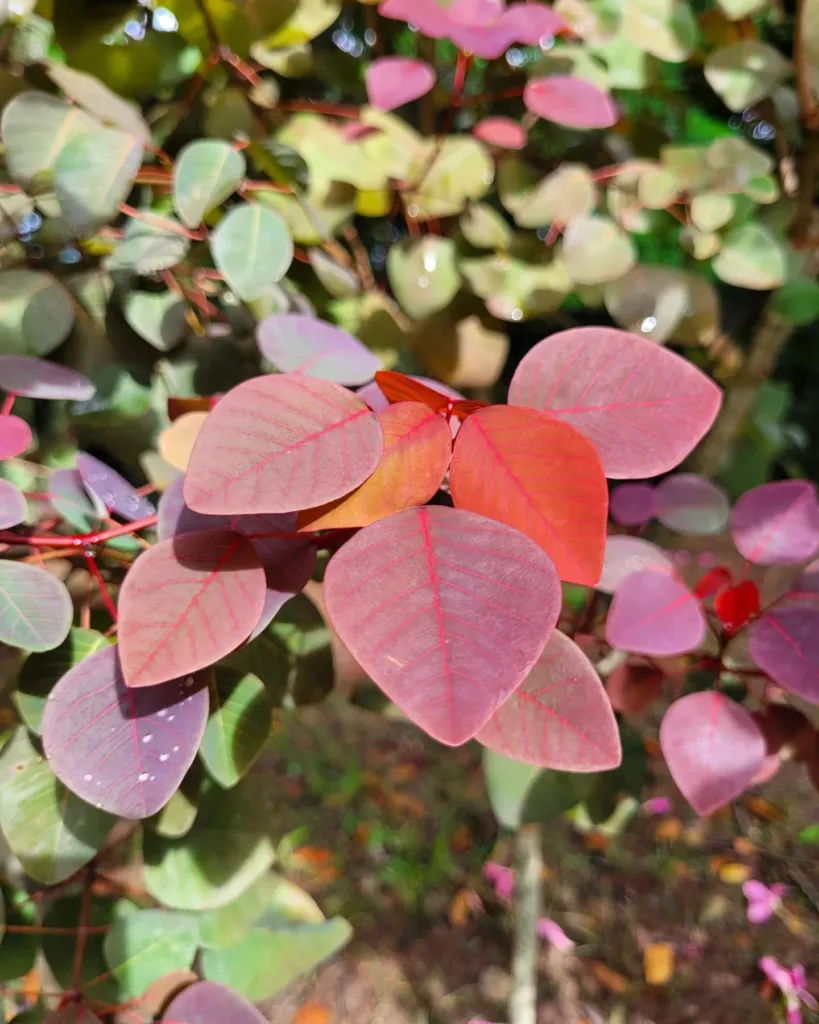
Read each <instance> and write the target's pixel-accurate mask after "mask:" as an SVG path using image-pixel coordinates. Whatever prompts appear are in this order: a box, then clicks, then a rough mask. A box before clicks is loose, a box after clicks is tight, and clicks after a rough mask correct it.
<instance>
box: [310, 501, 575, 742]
mask: <svg viewBox="0 0 819 1024" xmlns="http://www.w3.org/2000/svg"><path fill="white" fill-rule="evenodd" d="M324 596H325V601H326V606H327V612H328V614H329V617H330V620H331V622H332V625H333V627H334V628H335V630H336V632H337V633H338V634H339V636H340V637H341V639H342V641H343V642H344V644H345V645H346V646H347V647H348V648H349V650H350V652H351V653H352V655H353V657H354V658H355V659H356V661H358V662H359V664H360V665H361V666H362V668H363V669H364V670H365V671H366V672H367V673H368V675H369V676H370V678H371V679H373V681H374V682H376V683H377V684H378V685H379V686H380V687H381V689H382V690H384V692H385V693H386V694H387V696H388V697H389V698H390V699H391V700H392V701H394V702H395V704H397V705H398V707H399V708H401V710H402V711H404V712H405V714H407V715H408V716H409V717H410V718H411V719H412V720H413V721H414V722H415V723H416V725H418V726H420V727H421V728H422V729H424V730H425V731H426V732H428V733H429V734H430V735H431V736H433V737H434V738H435V739H437V740H439V741H440V742H441V743H445V744H447V745H448V746H457V745H458V744H460V743H464V742H466V740H468V739H469V738H470V737H472V736H474V735H475V733H477V731H478V730H479V729H480V728H481V726H482V725H483V724H484V723H485V722H486V721H487V720H488V719H489V717H490V716H491V715H492V713H493V712H494V711H495V709H496V708H497V707H498V706H499V705H500V704H502V703H503V701H504V700H505V699H506V698H507V697H508V696H509V695H510V694H511V693H512V692H513V690H515V689H516V688H517V687H518V686H519V685H520V683H521V682H522V681H523V680H524V678H525V677H526V675H527V673H528V672H529V670H530V669H531V668H532V666H533V665H534V664H535V662H536V661H537V658H538V656H539V655H540V653H541V651H542V650H543V647H544V645H545V643H546V641H547V639H548V637H549V634H550V633H551V631H552V629H553V628H554V625H555V622H556V621H557V614H558V610H559V608H560V600H561V597H560V585H559V583H558V580H557V574H556V573H555V570H554V566H553V565H552V563H551V561H550V560H549V558H548V556H547V555H546V554H545V552H543V551H542V550H541V549H540V548H539V547H538V546H537V545H536V544H535V543H534V541H531V540H529V538H528V537H526V536H525V535H524V534H522V533H519V532H518V531H517V530H514V529H512V528H511V527H509V526H504V525H503V524H502V523H497V522H495V521H494V520H492V519H486V518H484V517H483V516H479V515H475V514H474V513H471V512H464V511H462V510H461V509H452V508H446V507H443V506H430V507H425V508H410V509H406V510H405V511H404V512H399V513H397V514H396V515H392V516H389V517H388V518H387V519H382V520H380V521H379V522H377V523H373V524H372V525H371V526H367V527H365V528H364V529H363V530H361V531H360V532H359V533H357V534H356V536H355V537H353V539H352V540H350V541H348V542H347V543H346V544H345V545H344V547H342V548H341V550H340V551H339V552H338V553H337V554H336V555H335V556H334V557H333V558H332V559H331V560H330V564H329V566H328V567H327V573H326V576H325V580H324Z"/></svg>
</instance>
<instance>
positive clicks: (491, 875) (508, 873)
mask: <svg viewBox="0 0 819 1024" xmlns="http://www.w3.org/2000/svg"><path fill="white" fill-rule="evenodd" d="M483 877H484V878H485V879H486V880H487V882H491V883H492V886H493V888H494V889H495V895H496V896H497V897H498V899H499V900H501V901H502V902H503V903H509V901H510V900H511V899H512V893H513V892H514V891H515V872H514V871H513V870H512V869H511V868H507V867H504V866H503V864H498V863H497V861H494V860H489V861H487V862H486V864H484V866H483Z"/></svg>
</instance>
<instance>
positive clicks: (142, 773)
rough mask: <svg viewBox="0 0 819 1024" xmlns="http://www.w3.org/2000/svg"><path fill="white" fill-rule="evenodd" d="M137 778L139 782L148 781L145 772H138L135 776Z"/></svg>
mask: <svg viewBox="0 0 819 1024" xmlns="http://www.w3.org/2000/svg"><path fill="white" fill-rule="evenodd" d="M137 778H138V779H139V781H140V782H147V781H148V773H147V772H140V774H139V775H138V776H137Z"/></svg>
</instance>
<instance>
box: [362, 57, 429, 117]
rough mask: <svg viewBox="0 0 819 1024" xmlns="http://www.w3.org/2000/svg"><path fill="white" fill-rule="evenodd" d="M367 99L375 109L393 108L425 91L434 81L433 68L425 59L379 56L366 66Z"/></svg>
mask: <svg viewBox="0 0 819 1024" xmlns="http://www.w3.org/2000/svg"><path fill="white" fill-rule="evenodd" d="M365 83H366V86H367V99H368V100H369V101H370V106H372V107H375V108H376V109H377V110H395V108H396V107H403V105H404V104H405V103H410V102H412V100H417V99H419V98H420V97H421V96H424V95H426V93H428V92H429V90H430V89H431V88H432V87H433V86H434V85H435V69H434V68H432V67H431V66H430V65H429V64H427V62H426V61H425V60H415V59H413V58H411V57H380V58H379V59H378V60H374V61H373V62H372V64H370V66H369V67H368V68H367V74H366V76H365Z"/></svg>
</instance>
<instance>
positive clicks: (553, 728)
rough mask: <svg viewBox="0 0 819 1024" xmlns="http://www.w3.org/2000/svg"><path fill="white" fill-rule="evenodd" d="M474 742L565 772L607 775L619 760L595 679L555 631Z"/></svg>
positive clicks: (584, 661)
mask: <svg viewBox="0 0 819 1024" xmlns="http://www.w3.org/2000/svg"><path fill="white" fill-rule="evenodd" d="M475 738H476V739H477V740H478V742H480V743H483V745H484V746H485V747H489V749H490V750H494V751H495V752H496V753H498V754H503V755H504V756H506V757H512V758H514V759H515V760H516V761H523V762H525V763H526V764H535V765H540V766H541V767H543V768H557V769H559V770H560V771H566V772H600V771H607V770H608V769H610V768H616V767H617V765H619V764H620V761H621V760H622V751H621V749H620V734H619V732H618V730H617V722H616V721H615V718H614V712H613V711H612V709H611V704H610V703H609V700H608V697H607V696H606V692H605V690H604V689H603V684H602V683H601V682H600V677H599V676H598V675H597V672H596V671H595V669H594V666H593V665H592V663H591V662H590V661H589V659H588V658H587V657H586V655H585V654H583V652H582V651H581V650H580V648H579V647H578V646H577V644H576V643H574V642H573V641H572V640H570V639H569V638H568V637H567V636H566V635H565V634H563V633H560V632H559V631H557V630H555V632H554V633H552V635H551V636H550V637H549V640H548V643H547V644H546V646H545V648H544V649H543V653H542V654H541V655H540V658H539V659H538V661H537V663H536V664H535V667H534V668H533V669H532V671H531V672H530V673H529V675H528V676H527V677H526V678H525V679H524V681H523V682H522V683H521V684H520V686H519V687H518V688H517V689H516V690H515V692H514V693H513V694H512V696H511V697H509V698H507V700H505V701H504V702H503V704H501V706H500V707H499V708H498V709H497V711H496V712H495V713H494V714H493V715H492V717H491V718H490V719H489V721H488V722H487V723H486V725H485V726H484V727H483V728H482V729H481V730H480V732H479V733H478V734H477V735H476V737H475Z"/></svg>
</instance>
